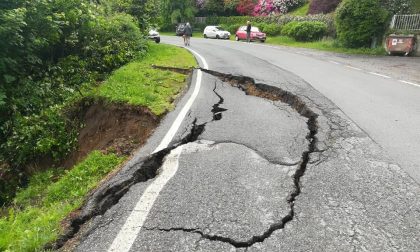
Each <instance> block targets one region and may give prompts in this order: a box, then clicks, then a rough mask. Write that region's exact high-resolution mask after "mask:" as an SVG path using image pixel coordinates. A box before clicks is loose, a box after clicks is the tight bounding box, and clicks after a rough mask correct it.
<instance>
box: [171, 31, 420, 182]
mask: <svg viewBox="0 0 420 252" xmlns="http://www.w3.org/2000/svg"><path fill="white" fill-rule="evenodd" d="M163 41H165V42H167V43H171V44H174V45H180V44H181V41H180V39H179V38H173V37H165V38H164V39H163ZM192 48H194V49H195V48H196V49H195V50H197V51H199V52H200V53H201V54H202V55H203V56H204V57H205V58H206V59H207V61H208V62H209V64H210V66H211V69H214V70H221V71H224V72H231V73H239V74H243V75H249V76H253V77H256V78H259V79H261V80H264V79H267V76H270V71H271V70H269V71H267V70H266V69H265V68H266V67H267V66H268V65H270V69H272V68H276V67H278V68H281V69H283V70H286V71H289V72H291V73H294V74H296V75H297V76H299V77H300V78H302V79H303V80H305V81H306V82H307V83H309V84H310V85H311V86H312V87H314V88H315V89H316V90H318V91H319V92H321V93H322V94H323V95H324V96H325V97H327V98H328V99H330V100H331V101H332V102H333V103H334V104H336V105H337V106H338V107H339V108H340V109H341V110H342V111H343V112H344V113H345V114H347V115H348V116H349V117H350V118H351V119H352V120H353V121H354V122H355V123H356V124H357V125H358V126H359V127H361V128H362V129H363V130H364V131H365V132H366V133H367V134H368V135H369V136H370V137H371V138H372V139H373V140H375V141H376V142H377V143H379V145H380V146H381V147H383V148H384V149H385V150H386V151H387V153H388V154H389V155H390V156H391V157H392V158H393V159H394V160H395V162H396V163H398V164H400V165H401V166H402V167H403V168H404V169H405V170H406V171H407V172H408V173H409V174H410V176H411V177H412V178H413V179H414V180H416V181H417V182H418V183H420V166H419V164H420V79H419V80H414V81H407V82H408V83H410V84H418V86H416V85H410V84H407V83H403V82H401V81H400V80H399V79H393V78H391V79H389V78H387V77H388V75H387V73H384V72H379V73H376V72H373V71H371V70H365V71H364V69H361V68H358V67H357V65H356V66H350V65H345V64H341V63H340V62H338V61H337V60H336V59H335V58H334V59H333V60H329V59H328V57H327V56H325V57H322V58H316V56H311V55H305V54H304V53H302V51H301V50H299V49H296V48H284V47H276V46H269V45H265V44H260V43H252V44H247V43H238V42H232V41H220V40H211V39H208V40H205V39H195V40H194V39H193V47H192ZM389 60H390V61H392V60H393V59H392V58H391V57H390V58H389ZM411 61H413V60H411ZM417 61H418V62H420V58H418V59H417ZM375 74H376V75H375Z"/></svg>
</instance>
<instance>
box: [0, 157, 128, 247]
mask: <svg viewBox="0 0 420 252" xmlns="http://www.w3.org/2000/svg"><path fill="white" fill-rule="evenodd" d="M123 160H124V158H121V157H117V156H116V155H114V154H108V155H104V154H101V153H100V152H98V151H94V152H92V153H91V154H90V155H89V156H88V157H87V158H86V159H85V160H84V161H83V162H81V163H79V164H78V165H76V166H75V167H74V168H73V169H72V170H70V171H60V172H58V171H57V170H56V169H54V170H48V171H45V172H41V173H38V174H37V175H36V176H34V177H32V178H31V180H30V183H29V187H28V188H26V189H24V190H21V191H20V192H18V194H17V195H16V197H15V201H14V205H15V207H14V208H11V209H10V210H9V213H8V216H7V217H4V218H1V219H0V250H2V251H36V250H39V249H41V248H42V246H44V245H45V244H46V243H48V242H51V241H54V240H55V239H57V237H58V235H59V234H60V232H61V231H62V230H61V225H60V224H61V221H62V220H63V219H64V218H65V217H66V216H67V215H68V214H69V213H71V212H72V211H74V210H75V209H77V208H79V207H80V206H81V204H82V202H83V199H84V197H85V196H86V194H87V193H88V192H89V191H90V190H92V189H93V188H95V187H96V186H97V185H98V183H99V182H100V181H101V180H102V179H103V177H104V176H105V175H106V174H108V172H110V171H112V170H113V169H115V167H116V166H118V164H120V163H121V162H122V161H123ZM59 173H62V174H59ZM60 175H61V176H60ZM57 177H59V179H58V180H57V181H56V182H52V181H54V180H55V179H56V178H57Z"/></svg>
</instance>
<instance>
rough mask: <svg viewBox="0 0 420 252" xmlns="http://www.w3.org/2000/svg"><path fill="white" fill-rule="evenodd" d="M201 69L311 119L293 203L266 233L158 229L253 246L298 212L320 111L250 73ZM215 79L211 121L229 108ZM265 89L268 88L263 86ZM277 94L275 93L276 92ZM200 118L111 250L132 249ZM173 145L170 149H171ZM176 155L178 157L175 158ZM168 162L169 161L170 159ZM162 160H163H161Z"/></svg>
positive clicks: (295, 177) (200, 128) (197, 129)
mask: <svg viewBox="0 0 420 252" xmlns="http://www.w3.org/2000/svg"><path fill="white" fill-rule="evenodd" d="M201 70H202V71H205V72H207V73H209V74H211V75H213V76H215V77H218V78H220V79H221V80H222V81H227V82H228V83H231V82H233V83H234V84H233V85H234V86H236V87H238V88H239V89H240V90H243V91H245V92H246V93H247V94H249V93H250V92H249V90H250V89H253V90H254V92H255V90H258V91H259V92H257V94H256V95H255V96H259V97H263V98H269V99H270V100H273V101H274V100H275V101H281V102H283V103H286V104H288V105H290V106H291V107H292V108H294V109H296V110H297V112H298V113H299V114H301V116H303V117H307V119H308V121H307V124H308V129H309V134H308V136H307V140H308V142H309V146H308V150H307V151H305V152H304V153H303V154H302V161H301V163H300V165H299V168H298V169H297V170H296V172H295V174H294V175H293V181H294V187H295V188H294V190H293V191H292V192H291V193H290V195H289V197H288V200H287V201H288V204H289V207H290V211H289V213H288V214H287V215H286V216H284V217H283V218H282V219H281V220H279V222H277V223H274V224H272V225H271V226H270V227H269V228H268V229H267V230H266V231H265V232H264V233H263V234H261V235H258V236H253V237H251V238H250V239H249V240H247V241H236V240H233V239H231V238H229V237H223V236H217V235H207V234H204V233H203V232H201V231H199V230H196V229H194V230H191V229H183V228H174V229H167V230H165V229H159V230H160V231H171V230H178V231H184V232H192V233H198V234H200V235H201V236H202V238H204V239H208V240H211V241H221V242H225V243H229V244H231V245H233V246H235V247H237V248H241V247H250V246H252V245H254V244H255V243H258V242H263V241H264V240H265V239H266V238H268V237H270V235H271V234H272V233H273V232H274V231H276V230H279V229H283V228H284V227H285V225H286V223H287V222H289V221H291V220H292V219H293V217H294V215H295V211H294V204H295V200H296V198H297V196H298V195H299V194H300V192H301V185H300V180H301V178H302V176H304V174H305V171H306V166H307V164H308V162H309V156H310V154H311V153H313V152H315V151H316V150H315V146H316V134H317V122H316V120H317V115H316V114H315V113H313V112H312V111H311V110H310V109H309V108H308V107H306V106H305V105H304V102H303V101H301V99H300V98H299V97H297V96H296V95H293V94H291V93H289V92H286V91H283V90H281V89H280V88H276V87H271V86H268V85H264V84H258V85H256V84H255V81H254V80H253V79H252V78H250V77H244V76H233V75H228V74H223V73H220V72H214V71H208V70H205V69H201ZM216 87H217V86H216V83H215V87H214V89H213V92H214V93H215V94H216V96H217V97H218V98H219V101H218V103H215V104H214V105H213V107H212V110H211V112H212V113H213V120H212V121H218V120H220V119H222V113H223V112H224V111H226V109H223V108H220V105H221V104H223V101H224V99H223V97H222V96H220V95H219V94H218V93H217V91H216ZM264 89H266V90H264ZM273 94H274V96H273ZM196 121H197V119H195V120H194V123H193V126H192V128H191V132H190V136H193V137H188V138H186V139H185V140H184V141H182V142H183V143H182V144H181V145H179V146H178V145H175V146H173V147H172V148H174V150H172V151H171V152H170V153H169V158H168V160H169V161H168V160H167V161H165V163H164V164H163V167H162V168H161V170H162V171H161V173H160V174H159V176H158V177H157V179H156V180H155V181H154V182H153V183H152V184H151V185H150V186H149V187H148V188H147V189H146V191H145V192H144V194H143V196H142V197H141V199H140V200H139V202H138V204H137V205H136V207H135V208H134V210H133V211H132V214H131V215H130V216H129V217H128V219H127V221H126V224H125V225H124V226H123V228H122V229H121V231H120V232H119V234H118V236H117V237H116V238H115V240H114V242H113V243H112V245H111V247H110V248H109V249H108V251H129V250H130V248H131V246H132V244H133V243H134V240H135V239H136V237H137V234H138V233H139V232H140V230H141V228H143V224H144V221H145V220H146V218H147V215H148V213H149V211H150V209H151V207H152V206H153V204H154V202H155V200H156V198H157V195H159V192H160V191H161V190H162V189H163V187H164V186H165V184H166V182H168V181H169V180H170V179H171V178H172V177H173V176H174V175H175V173H176V170H177V168H178V162H177V159H178V158H179V156H180V155H181V152H182V145H184V144H186V143H188V142H194V141H195V140H197V138H198V137H199V136H200V135H201V133H202V132H204V130H205V126H206V124H207V123H208V122H206V123H203V124H200V125H197V124H196ZM172 148H171V149H172ZM174 159H175V160H174ZM167 162H169V164H168V163H167ZM159 163H160V162H159Z"/></svg>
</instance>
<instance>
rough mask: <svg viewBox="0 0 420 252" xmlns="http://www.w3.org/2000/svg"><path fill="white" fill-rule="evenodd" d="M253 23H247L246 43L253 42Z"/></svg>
mask: <svg viewBox="0 0 420 252" xmlns="http://www.w3.org/2000/svg"><path fill="white" fill-rule="evenodd" d="M251 27H252V26H251V22H249V21H248V22H246V42H248V43H249V42H250V41H251Z"/></svg>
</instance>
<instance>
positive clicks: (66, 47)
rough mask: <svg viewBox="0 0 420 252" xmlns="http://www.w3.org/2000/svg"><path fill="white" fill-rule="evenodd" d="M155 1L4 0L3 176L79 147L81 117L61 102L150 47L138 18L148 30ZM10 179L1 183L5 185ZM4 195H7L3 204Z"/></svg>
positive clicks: (0, 60) (0, 36)
mask: <svg viewBox="0 0 420 252" xmlns="http://www.w3.org/2000/svg"><path fill="white" fill-rule="evenodd" d="M97 2H101V3H103V4H104V5H101V4H97ZM111 2H112V4H111ZM153 3H156V0H146V1H144V0H117V1H105V0H104V1H89V0H54V1H50V0H37V1H32V0H3V1H1V3H0V180H1V181H2V182H4V181H3V177H2V176H3V175H4V176H6V177H7V182H14V181H18V180H19V179H20V178H19V174H21V173H22V171H25V169H24V168H25V167H26V165H27V164H28V163H30V162H32V161H36V160H37V159H39V158H43V157H45V158H49V159H60V158H62V157H64V156H65V155H66V154H68V153H69V152H70V151H71V150H72V148H73V147H74V144H75V139H76V138H75V130H77V125H74V123H73V122H70V121H68V119H66V117H65V116H64V115H63V114H62V111H61V108H62V107H64V106H65V104H69V103H70V100H73V99H74V98H75V97H79V98H80V97H81V96H83V95H84V94H83V91H82V90H83V87H87V86H89V85H92V84H95V83H96V81H100V80H102V79H104V77H105V76H106V75H107V74H108V73H110V72H111V71H113V70H114V69H116V68H118V67H120V66H122V65H123V64H125V63H127V62H129V61H130V60H132V59H134V58H135V57H137V56H139V55H141V54H142V52H144V51H145V50H146V39H145V37H144V35H143V33H142V31H141V29H140V28H139V25H140V26H141V27H142V28H143V29H144V31H146V30H147V26H148V22H151V20H152V19H153V17H154V16H156V15H157V11H158V10H159V8H156V7H155V6H153ZM152 7H153V8H152ZM130 14H131V15H130ZM5 167H7V168H5ZM12 184H13V183H12ZM10 187H12V186H10V185H0V190H3V189H4V188H10ZM4 200H5V197H3V196H0V205H1V204H2V202H3V201H4Z"/></svg>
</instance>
